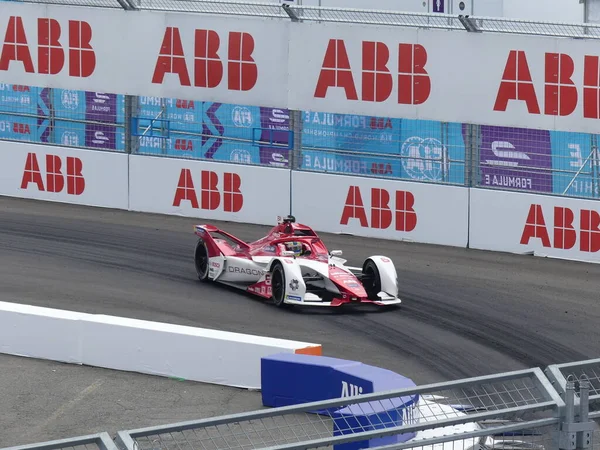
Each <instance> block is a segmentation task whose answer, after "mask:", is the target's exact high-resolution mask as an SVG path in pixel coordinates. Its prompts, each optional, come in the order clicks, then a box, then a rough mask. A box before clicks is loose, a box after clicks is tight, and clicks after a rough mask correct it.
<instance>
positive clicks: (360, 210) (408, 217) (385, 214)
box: [340, 186, 417, 231]
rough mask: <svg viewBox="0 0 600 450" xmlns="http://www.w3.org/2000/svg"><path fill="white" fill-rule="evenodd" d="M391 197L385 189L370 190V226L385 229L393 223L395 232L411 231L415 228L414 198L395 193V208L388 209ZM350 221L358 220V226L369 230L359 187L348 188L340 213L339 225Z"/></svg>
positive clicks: (400, 192) (406, 193)
mask: <svg viewBox="0 0 600 450" xmlns="http://www.w3.org/2000/svg"><path fill="white" fill-rule="evenodd" d="M390 201H391V195H390V193H389V192H388V191H387V190H385V189H379V188H372V189H371V226H370V228H379V229H387V228H389V227H390V226H391V225H392V222H394V223H395V229H396V231H413V230H414V229H415V227H416V226H417V213H416V212H415V210H414V208H413V207H414V204H415V197H414V195H413V194H412V193H411V192H408V191H396V193H395V208H394V210H392V209H391V208H390ZM350 219H358V220H359V221H360V226H361V227H363V228H369V221H368V219H367V212H366V210H365V204H364V202H363V198H362V194H361V192H360V187H358V186H350V188H349V189H348V195H347V196H346V203H345V204H344V210H343V211H342V219H341V220H340V224H342V225H348V222H349V221H350Z"/></svg>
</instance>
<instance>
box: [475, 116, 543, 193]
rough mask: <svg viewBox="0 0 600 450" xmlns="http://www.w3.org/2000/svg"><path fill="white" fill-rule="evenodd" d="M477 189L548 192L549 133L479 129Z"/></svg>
mask: <svg viewBox="0 0 600 450" xmlns="http://www.w3.org/2000/svg"><path fill="white" fill-rule="evenodd" d="M479 142H480V143H479V164H480V166H479V169H480V177H481V178H480V180H479V183H480V186H489V187H495V188H509V189H518V190H523V191H534V192H552V191H553V183H552V170H551V169H552V141H551V139H550V132H549V131H545V130H530V129H522V128H509V127H491V126H485V125H484V126H481V127H480V141H479Z"/></svg>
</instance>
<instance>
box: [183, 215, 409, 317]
mask: <svg viewBox="0 0 600 450" xmlns="http://www.w3.org/2000/svg"><path fill="white" fill-rule="evenodd" d="M194 231H195V234H196V235H197V236H198V237H199V239H198V242H197V243H196V250H195V252H194V262H195V266H196V272H197V274H198V278H199V279H200V280H202V281H207V282H209V281H216V282H219V283H222V284H226V285H229V286H233V287H236V288H239V289H243V290H245V291H247V292H250V293H252V294H254V295H258V296H260V297H263V298H265V299H271V300H272V301H273V303H274V304H275V305H277V306H284V305H306V306H341V305H345V304H365V303H369V304H375V305H379V306H388V305H398V304H400V303H401V300H400V299H399V298H398V278H397V274H396V268H395V267H394V263H393V262H392V260H391V259H389V258H386V257H385V256H370V257H369V258H367V259H366V260H365V261H364V263H363V266H362V267H349V266H346V265H345V263H346V260H345V259H342V258H340V256H341V255H342V252H341V250H334V251H331V252H329V251H328V250H327V248H326V247H325V244H324V243H323V241H322V240H321V239H320V238H319V236H318V235H317V234H316V233H315V232H314V231H313V230H312V229H311V228H310V227H308V226H306V225H302V224H299V223H296V220H295V218H294V217H293V216H287V217H285V218H281V217H278V218H277V226H275V227H274V228H272V229H271V231H270V232H269V234H268V235H266V236H265V237H263V238H262V239H259V240H257V241H254V242H250V243H248V242H244V241H242V240H241V239H239V238H237V237H235V236H233V235H231V234H229V233H227V232H225V231H223V230H220V229H219V228H217V227H215V226H212V225H195V226H194Z"/></svg>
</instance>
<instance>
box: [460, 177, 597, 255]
mask: <svg viewBox="0 0 600 450" xmlns="http://www.w3.org/2000/svg"><path fill="white" fill-rule="evenodd" d="M469 245H470V247H471V248H475V249H481V250H492V251H500V252H510V253H520V254H525V253H531V252H533V253H534V254H535V255H538V256H550V257H556V258H564V259H572V260H579V261H589V262H600V208H599V207H598V201H597V200H583V199H572V198H564V197H562V198H561V197H554V196H545V195H533V194H526V193H518V192H502V191H494V190H487V189H471V203H470V234H469Z"/></svg>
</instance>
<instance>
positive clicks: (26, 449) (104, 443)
mask: <svg viewBox="0 0 600 450" xmlns="http://www.w3.org/2000/svg"><path fill="white" fill-rule="evenodd" d="M8 448H10V449H11V450H60V449H67V448H68V449H73V450H118V447H117V446H116V445H115V443H114V442H113V440H112V439H111V438H110V435H109V434H108V433H106V432H102V433H98V434H90V435H87V436H79V437H74V438H68V439H58V440H55V441H47V442H40V443H38V444H29V445H19V446H16V447H8Z"/></svg>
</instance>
